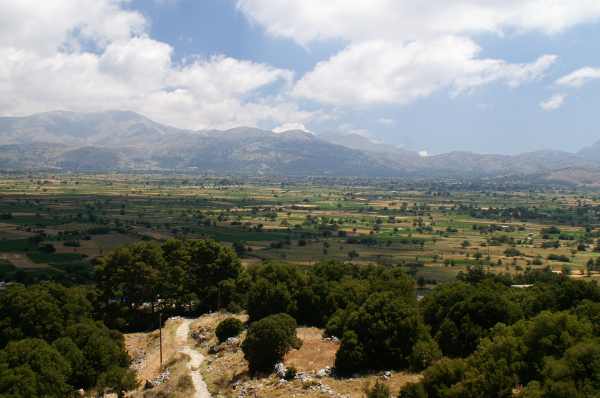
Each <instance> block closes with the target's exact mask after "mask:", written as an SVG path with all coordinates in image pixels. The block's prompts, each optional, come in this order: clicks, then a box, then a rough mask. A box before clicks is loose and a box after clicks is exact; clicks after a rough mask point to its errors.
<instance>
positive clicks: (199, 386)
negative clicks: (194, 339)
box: [175, 319, 211, 398]
mask: <svg viewBox="0 0 600 398" xmlns="http://www.w3.org/2000/svg"><path fill="white" fill-rule="evenodd" d="M192 321H193V320H192V319H184V320H183V321H182V322H181V324H180V325H179V326H178V327H177V331H176V332H175V337H176V344H177V347H178V351H179V352H181V353H183V354H186V355H188V356H189V357H190V360H189V362H188V365H187V367H188V370H189V372H190V376H191V377H192V382H193V384H194V389H195V390H196V393H195V394H194V398H211V396H210V393H209V392H208V389H207V388H206V383H205V382H204V380H203V379H202V375H201V374H200V372H199V371H198V368H199V367H200V365H202V362H204V355H202V354H200V353H199V352H198V351H196V350H194V349H193V348H192V347H191V346H190V344H189V342H188V339H189V337H188V336H189V334H190V324H191V323H192Z"/></svg>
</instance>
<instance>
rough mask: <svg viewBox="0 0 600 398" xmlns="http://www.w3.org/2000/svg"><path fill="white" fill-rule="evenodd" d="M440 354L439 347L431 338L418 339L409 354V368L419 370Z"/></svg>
mask: <svg viewBox="0 0 600 398" xmlns="http://www.w3.org/2000/svg"><path fill="white" fill-rule="evenodd" d="M441 356H442V352H441V351H440V347H439V346H438V345H437V343H436V342H435V340H433V339H426V340H425V339H424V340H419V341H418V342H417V343H416V344H415V346H414V347H413V350H412V353H411V354H410V358H409V364H410V368H411V370H413V371H415V372H420V371H421V370H423V369H425V368H427V367H428V366H429V365H431V364H432V363H433V362H434V361H435V360H437V359H439V358H440V357H441Z"/></svg>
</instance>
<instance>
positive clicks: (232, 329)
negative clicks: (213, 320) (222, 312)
mask: <svg viewBox="0 0 600 398" xmlns="http://www.w3.org/2000/svg"><path fill="white" fill-rule="evenodd" d="M243 329H244V325H243V324H242V322H241V321H240V320H239V319H237V318H227V319H225V320H223V321H222V322H220V323H219V325H218V326H217V329H216V330H215V334H216V335H217V338H218V339H219V342H221V343H222V342H224V341H225V340H227V339H228V338H230V337H235V336H237V335H239V334H240V333H241V332H242V330H243Z"/></svg>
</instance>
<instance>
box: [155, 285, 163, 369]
mask: <svg viewBox="0 0 600 398" xmlns="http://www.w3.org/2000/svg"><path fill="white" fill-rule="evenodd" d="M156 300H157V301H158V342H159V350H160V368H161V369H162V305H160V295H157V296H156Z"/></svg>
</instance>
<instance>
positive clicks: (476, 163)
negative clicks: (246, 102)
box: [0, 111, 600, 176]
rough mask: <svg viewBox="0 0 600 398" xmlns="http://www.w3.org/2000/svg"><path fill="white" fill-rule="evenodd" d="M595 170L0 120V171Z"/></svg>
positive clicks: (300, 138) (556, 163) (346, 138)
mask: <svg viewBox="0 0 600 398" xmlns="http://www.w3.org/2000/svg"><path fill="white" fill-rule="evenodd" d="M599 165H600V144H596V145H595V146H592V147H589V148H586V149H584V150H582V151H581V152H580V153H578V154H572V153H568V152H561V151H539V152H533V153H525V154H521V155H516V156H507V155H482V154H476V153H471V152H451V153H446V154H441V155H436V156H427V157H422V156H419V154H417V153H416V152H412V151H408V150H405V149H402V148H398V147H394V146H390V145H387V144H383V143H377V142H374V141H372V140H370V139H368V138H366V137H362V136H360V135H356V134H350V135H340V134H332V133H328V134H321V135H315V134H312V133H308V132H305V131H299V130H295V131H286V132H283V133H274V132H271V131H266V130H261V129H256V128H249V127H238V128H234V129H230V130H224V131H221V130H201V131H192V130H183V129H177V128H174V127H170V126H165V125H162V124H160V123H156V122H154V121H152V120H150V119H148V118H147V117H144V116H142V115H139V114H136V113H134V112H126V111H108V112H99V113H75V112H48V113H41V114H35V115H31V116H27V117H3V118H0V168H1V169H62V170H84V171H108V170H177V171H196V172H201V173H211V174H265V175H333V176H497V175H508V174H532V173H543V172H549V171H552V170H557V169H564V168H569V167H576V168H594V167H596V166H599Z"/></svg>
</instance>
